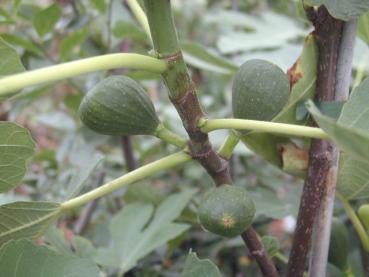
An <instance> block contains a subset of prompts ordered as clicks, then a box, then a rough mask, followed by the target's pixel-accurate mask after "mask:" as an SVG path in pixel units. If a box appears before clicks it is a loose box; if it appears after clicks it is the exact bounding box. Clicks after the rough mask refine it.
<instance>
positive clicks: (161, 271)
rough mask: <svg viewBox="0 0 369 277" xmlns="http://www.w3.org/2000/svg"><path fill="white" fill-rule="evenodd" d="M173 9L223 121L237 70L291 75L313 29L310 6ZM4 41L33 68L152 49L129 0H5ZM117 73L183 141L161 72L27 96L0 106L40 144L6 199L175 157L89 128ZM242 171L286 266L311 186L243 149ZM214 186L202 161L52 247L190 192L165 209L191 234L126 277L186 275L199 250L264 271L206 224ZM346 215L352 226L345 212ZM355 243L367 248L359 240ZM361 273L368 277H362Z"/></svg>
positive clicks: (181, 2) (114, 199)
mask: <svg viewBox="0 0 369 277" xmlns="http://www.w3.org/2000/svg"><path fill="white" fill-rule="evenodd" d="M172 3H173V8H174V11H175V23H176V25H177V28H178V35H179V38H180V41H181V44H182V47H183V50H184V55H185V59H186V61H187V62H188V64H189V66H190V71H191V75H192V77H193V80H194V82H195V83H196V85H197V87H198V88H199V96H200V99H201V102H202V103H203V105H204V106H205V108H206V110H207V111H208V115H209V117H213V118H217V117H229V116H231V104H230V99H231V83H232V75H233V74H234V72H235V71H236V70H237V68H238V66H239V65H241V64H242V63H244V62H245V61H246V60H248V59H251V58H263V59H267V60H269V61H272V62H274V63H276V64H277V65H279V66H280V67H281V68H282V69H283V70H285V71H287V69H288V68H290V67H291V66H292V65H293V63H294V62H295V61H296V59H297V58H298V56H299V54H300V53H301V50H302V46H303V41H304V38H305V37H306V36H307V35H308V34H309V32H311V31H312V27H311V25H310V24H309V22H308V21H307V20H306V18H305V15H304V11H303V9H302V6H301V1H297V0H296V1H295V0H279V1H272V0H270V1H267V0H239V1H234V0H232V1H230V0H208V1H206V0H173V1H172ZM368 17H369V16H366V18H368ZM363 20H365V19H363ZM367 22H369V20H368V21H366V22H364V23H361V24H367ZM359 28H360V27H359ZM359 35H360V38H358V39H357V43H356V50H355V58H354V76H353V77H354V78H353V79H354V82H353V86H355V85H357V84H358V83H359V82H360V81H361V80H362V79H363V78H364V77H365V76H367V75H368V71H369V47H368V44H367V43H368V42H369V34H368V33H367V32H365V28H362V29H361V30H359ZM0 37H1V38H2V39H3V40H5V41H6V42H7V43H9V44H11V45H12V46H13V47H15V48H16V50H17V51H18V53H19V55H20V57H21V60H22V62H23V64H24V66H25V67H26V69H27V70H32V69H36V68H40V67H44V66H48V65H52V64H57V63H61V62H66V61H71V60H76V59H80V58H84V57H90V56H95V55H101V54H106V53H114V52H135V53H142V54H147V53H148V51H149V50H150V49H151V48H150V47H151V46H150V42H149V40H148V39H147V37H146V35H145V33H144V32H143V30H142V29H141V27H140V26H139V25H138V24H137V22H136V21H135V19H134V18H133V16H132V14H131V13H130V11H129V9H128V7H127V5H126V3H124V1H122V0H76V1H72V0H59V1H49V0H37V1H34V0H2V1H1V7H0ZM110 74H127V75H129V76H131V77H132V78H135V79H136V80H140V81H141V83H142V84H143V85H144V86H145V87H146V89H147V91H148V93H149V95H150V97H151V99H152V100H153V102H154V105H155V107H156V109H157V111H158V114H159V117H160V118H161V120H162V121H163V122H164V123H165V124H166V125H167V126H168V127H169V128H170V129H172V130H174V131H175V132H177V133H179V134H182V135H183V136H184V135H185V132H184V129H183V127H182V125H181V122H180V119H179V117H178V115H177V113H176V111H175V109H174V108H173V107H172V106H171V104H170V102H169V100H168V98H167V93H166V91H165V87H164V86H163V84H162V83H161V82H160V76H158V75H155V74H148V73H145V72H139V71H131V70H126V69H121V70H115V71H112V72H97V73H93V74H88V75H83V76H78V77H75V78H73V79H70V80H67V81H63V82H58V83H53V84H46V85H42V86H38V87H32V88H27V89H24V90H23V91H22V92H21V94H19V95H17V96H15V97H13V98H12V99H10V100H8V101H6V102H4V103H2V104H1V105H0V119H1V120H11V121H16V122H18V123H20V124H21V125H23V126H25V127H27V128H28V129H29V130H30V131H31V133H32V136H33V138H34V140H35V141H36V142H37V146H38V149H37V154H36V155H35V156H34V157H33V158H32V160H31V161H30V163H29V170H28V173H27V175H26V178H25V179H24V180H23V184H22V185H21V186H19V187H18V188H17V189H16V190H15V191H14V192H11V193H7V194H1V195H0V203H1V204H4V203H8V202H13V201H16V200H21V199H22V200H25V199H28V200H60V201H62V200H65V199H67V198H69V197H70V196H71V195H76V194H78V193H80V192H81V191H87V190H90V189H92V188H94V187H96V186H98V185H100V184H101V183H102V182H103V181H109V180H111V179H114V178H116V177H118V176H121V175H122V174H124V173H126V172H128V171H129V170H130V169H132V167H134V166H138V165H143V164H146V163H148V162H150V161H154V160H156V159H158V158H160V157H163V156H165V155H166V154H169V153H173V152H174V151H175V149H174V147H172V146H169V145H165V144H163V143H162V142H161V141H159V140H157V139H156V138H152V137H147V136H139V137H133V138H131V139H130V140H127V138H119V137H108V136H103V135H98V134H95V133H93V132H92V131H90V130H88V129H87V128H86V127H84V126H83V125H82V124H81V122H80V120H79V118H78V116H77V109H78V106H79V103H80V101H81V99H82V97H83V96H84V94H85V93H86V92H87V91H88V90H89V89H90V88H92V87H93V86H94V85H95V84H96V83H97V82H99V81H100V80H101V79H103V78H104V77H106V76H108V75H110ZM226 134H227V132H225V131H217V132H214V133H212V134H211V141H212V143H213V144H214V146H216V147H218V146H220V144H221V142H222V140H223V139H224V137H225V136H226ZM127 142H128V144H129V143H130V144H131V146H132V148H133V156H131V158H130V162H131V164H128V162H127V157H126V156H125V155H124V151H123V148H124V147H125V146H127ZM132 159H133V160H132ZM132 161H133V164H132ZM232 174H233V176H234V179H235V183H236V184H237V185H239V186H243V187H246V188H247V189H248V190H249V191H250V192H251V193H252V195H253V198H254V200H255V202H256V208H257V217H256V220H255V222H254V226H255V227H256V229H257V230H258V231H259V234H260V235H261V236H263V235H269V236H274V237H276V238H277V239H278V240H279V244H280V249H279V250H278V251H277V252H278V255H276V258H275V261H276V263H277V265H278V267H279V268H284V266H285V265H284V263H283V255H285V254H286V253H288V249H289V247H290V245H291V232H292V231H293V228H294V223H295V216H296V214H297V211H298V201H299V197H300V192H301V183H302V181H301V180H300V179H297V178H293V177H291V176H288V175H286V174H284V173H282V172H281V171H280V170H279V169H277V168H275V167H273V166H272V165H269V164H267V163H266V162H264V161H263V160H262V159H261V158H259V157H258V156H256V155H254V154H253V153H252V152H251V151H250V150H249V149H247V148H246V147H245V146H244V145H238V147H237V148H236V151H235V155H234V156H233V158H232ZM102 180H103V181H102ZM212 186H213V183H212V181H211V179H210V178H209V177H208V176H207V174H206V172H205V171H204V170H203V169H202V168H201V167H200V166H199V165H198V164H196V163H195V162H192V163H190V164H187V165H185V166H184V167H183V168H178V169H175V170H172V171H169V172H162V173H160V174H157V175H156V176H153V177H152V178H151V179H148V180H146V181H142V182H140V183H138V184H134V185H131V186H128V187H126V188H124V189H122V190H120V191H117V192H115V193H114V194H112V195H110V196H107V197H104V198H103V199H101V200H99V201H98V203H97V205H96V206H94V207H93V213H92V217H91V220H90V221H89V224H88V225H87V226H85V227H84V228H82V229H81V228H79V225H78V224H81V222H80V221H79V219H80V218H81V217H82V216H83V213H84V212H85V211H86V208H84V209H80V210H78V211H76V212H75V213H74V214H70V215H68V216H64V217H63V218H62V219H60V220H59V221H58V223H57V228H55V227H54V228H51V229H50V230H49V231H48V233H47V235H46V236H45V237H44V238H43V240H44V241H45V242H46V243H47V244H48V245H49V246H51V247H52V248H53V249H54V250H55V251H59V252H62V253H63V251H67V252H68V251H74V252H76V251H77V250H76V249H77V248H78V247H79V251H82V252H83V251H84V252H85V253H87V252H90V254H91V253H94V251H103V250H102V249H105V248H107V247H108V246H109V245H112V243H114V242H113V240H114V238H116V234H115V235H114V234H112V233H111V232H110V230H109V226H110V225H111V224H112V222H118V221H119V220H118V217H119V216H120V217H124V218H126V219H127V220H128V222H129V221H130V220H132V221H135V220H138V217H140V213H133V214H131V215H130V214H129V213H128V212H126V213H125V214H124V215H122V212H120V210H121V208H122V207H126V209H127V210H128V207H132V205H136V207H140V205H146V206H145V207H146V208H147V207H160V205H163V203H164V201H165V200H168V199H170V197H175V195H178V194H175V193H179V192H181V193H182V194H181V195H182V196H181V197H182V198H181V199H183V197H185V195H190V196H189V197H188V199H187V200H186V201H184V203H183V207H179V206H178V205H176V203H174V204H173V203H169V204H167V205H169V206H168V207H169V209H172V210H173V212H174V214H173V216H174V215H175V214H176V213H178V215H177V216H176V217H174V218H173V219H176V221H178V222H182V223H183V224H184V225H186V226H187V225H188V227H186V228H184V229H183V230H184V231H183V232H180V235H176V236H175V237H174V238H173V237H171V238H170V240H169V239H168V240H169V241H168V243H166V244H164V245H160V247H158V248H155V250H154V251H153V252H151V253H143V252H142V253H140V254H139V255H138V256H137V257H136V258H137V264H136V266H135V267H133V266H132V267H131V268H129V270H128V272H127V273H126V275H125V276H179V275H180V272H181V271H182V269H183V267H184V262H185V259H186V256H187V254H188V252H189V251H190V249H192V251H193V252H196V253H197V254H198V256H199V257H200V258H210V259H211V260H212V261H213V262H215V263H216V264H217V265H218V267H219V268H220V269H221V272H222V274H223V275H224V276H259V275H258V274H259V273H258V272H259V271H258V269H257V265H256V263H255V262H254V261H252V260H251V259H250V257H249V254H248V253H247V251H246V250H245V247H244V245H243V243H242V241H241V239H240V238H235V239H231V240H228V239H223V238H221V237H219V236H216V235H212V234H210V233H207V232H205V231H204V230H202V229H201V227H200V226H199V224H198V221H197V218H196V209H197V206H198V204H199V202H200V201H201V195H203V194H204V192H205V191H206V190H207V189H209V188H210V187H212ZM189 189H192V190H193V189H196V190H197V193H195V192H194V191H192V192H191V193H190V192H189ZM189 193H190V194H189ZM147 205H149V206H147ZM145 207H143V208H142V209H144V208H145ZM126 209H123V211H125V210H126ZM179 214H180V215H179ZM336 214H337V215H338V216H341V217H342V218H343V219H346V217H345V216H344V214H343V212H342V209H341V208H340V205H337V211H336ZM177 217H178V218H177ZM119 222H120V223H119ZM119 222H118V223H116V224H118V225H117V226H121V227H119V228H121V230H120V232H122V233H124V232H125V230H126V228H125V227H126V226H125V225H124V224H123V223H122V222H124V220H123V219H121V221H119ZM119 224H121V225H119ZM145 224H149V223H148V222H146V223H145ZM150 224H151V225H154V224H153V222H150ZM189 226H190V228H189ZM78 228H79V229H78ZM126 232H128V231H127V230H126ZM79 235H83V238H82V237H79ZM76 241H77V242H76ZM352 244H358V242H357V240H356V238H353V240H352ZM76 245H78V247H77V246H76ZM147 247H149V246H147ZM96 249H98V250H96ZM353 249H354V248H353ZM355 249H356V250H355V251H352V253H351V259H352V260H353V261H355V263H356V264H357V263H359V262H360V259H358V255H359V252H360V250H359V247H356V248H355ZM102 253H104V252H102ZM97 256H99V255H97ZM105 258H106V259H108V257H105ZM116 258H117V257H115V258H114V257H111V260H110V261H108V262H105V263H102V264H105V266H103V267H102V268H101V271H102V272H104V274H106V276H117V275H116V274H117V272H119V270H118V269H117V268H118V267H119V266H117V262H115V260H116ZM114 259H115V260H114ZM97 260H99V258H97ZM100 260H101V257H100ZM118 260H119V258H118ZM355 263H354V264H355ZM355 268H360V266H357V267H354V269H355ZM357 274H358V275H355V276H360V272H357Z"/></svg>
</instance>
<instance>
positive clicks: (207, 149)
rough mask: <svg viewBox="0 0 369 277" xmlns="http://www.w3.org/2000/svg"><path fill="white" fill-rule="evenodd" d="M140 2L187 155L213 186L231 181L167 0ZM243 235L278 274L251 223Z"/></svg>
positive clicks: (269, 271) (267, 271)
mask: <svg viewBox="0 0 369 277" xmlns="http://www.w3.org/2000/svg"><path fill="white" fill-rule="evenodd" d="M144 3H145V8H146V12H147V17H148V22H149V26H150V31H151V36H152V40H153V44H154V50H155V52H156V55H157V57H158V58H160V59H162V60H165V61H166V62H167V63H168V66H169V69H168V70H167V71H166V72H164V73H162V77H163V80H164V82H165V84H166V86H167V88H168V90H169V98H170V99H171V102H172V103H173V105H174V106H175V108H176V109H177V111H178V113H179V115H180V117H181V119H182V122H183V125H184V127H185V129H186V131H187V133H188V135H189V137H190V141H189V152H190V155H191V156H192V158H193V159H196V160H198V161H199V162H200V163H201V165H202V166H203V167H204V168H205V169H206V171H207V172H208V174H209V175H210V176H211V177H212V179H213V181H214V182H215V184H216V185H217V186H220V185H224V184H232V183H233V182H232V178H231V175H230V170H229V162H228V160H227V159H224V158H222V157H221V156H220V155H219V154H218V153H217V152H216V151H215V150H214V149H213V147H212V145H211V143H210V141H209V137H208V135H207V133H205V132H203V131H202V130H201V129H200V128H199V125H198V124H199V121H200V120H201V119H203V118H204V117H205V114H204V111H203V108H202V107H201V104H200V102H199V99H198V97H197V91H196V87H195V85H194V83H193V81H192V80H191V77H190V75H189V73H188V69H187V65H186V63H185V62H184V59H183V56H182V51H181V49H180V47H179V43H178V38H177V33H176V29H175V26H174V22H173V18H172V10H171V6H170V1H169V0H145V1H144ZM231 148H232V147H231ZM243 239H244V240H245V241H247V246H248V247H249V250H250V252H251V254H252V256H253V257H254V258H255V259H256V261H257V262H258V264H259V266H260V269H261V271H262V272H263V274H264V276H271V277H272V276H273V277H274V276H278V274H277V271H276V268H275V266H274V264H273V263H272V261H271V260H270V258H269V257H268V256H267V254H266V252H265V250H264V248H263V245H262V244H261V242H260V239H259V238H258V236H257V235H256V232H255V230H254V229H252V227H250V228H249V229H248V230H246V231H245V232H244V233H243Z"/></svg>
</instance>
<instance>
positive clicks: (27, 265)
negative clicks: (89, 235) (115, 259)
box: [0, 239, 99, 277]
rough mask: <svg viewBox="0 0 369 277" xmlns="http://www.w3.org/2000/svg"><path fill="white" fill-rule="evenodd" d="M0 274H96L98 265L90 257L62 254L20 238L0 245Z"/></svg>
mask: <svg viewBox="0 0 369 277" xmlns="http://www.w3.org/2000/svg"><path fill="white" fill-rule="evenodd" d="M0 272H1V276H16V277H50V276H53V277H86V276H89V277H98V276H99V269H98V267H97V265H96V264H95V263H94V262H93V261H92V260H90V259H84V258H79V257H77V256H75V255H72V254H71V255H62V254H58V253H57V252H55V251H53V250H51V249H49V248H48V247H45V246H37V245H35V244H33V243H32V242H30V241H28V240H25V239H21V240H12V241H10V242H8V243H6V244H4V245H3V246H2V247H1V248H0Z"/></svg>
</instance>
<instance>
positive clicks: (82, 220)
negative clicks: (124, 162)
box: [73, 171, 105, 235]
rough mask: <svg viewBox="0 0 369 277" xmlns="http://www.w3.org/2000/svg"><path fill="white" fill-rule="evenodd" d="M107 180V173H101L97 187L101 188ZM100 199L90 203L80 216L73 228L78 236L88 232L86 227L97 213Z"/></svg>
mask: <svg viewBox="0 0 369 277" xmlns="http://www.w3.org/2000/svg"><path fill="white" fill-rule="evenodd" d="M104 179H105V171H101V172H100V173H99V176H98V177H97V182H96V183H97V186H100V185H102V184H103V183H104ZM98 201H99V199H95V200H92V201H91V202H90V203H88V204H87V205H86V207H85V208H84V209H83V211H82V213H81V215H80V216H79V218H78V220H77V221H76V222H75V223H74V226H73V232H74V233H75V234H76V235H81V234H83V233H84V231H85V230H86V227H87V226H88V224H89V223H90V221H91V218H92V214H93V212H94V211H95V209H96V207H97V202H98Z"/></svg>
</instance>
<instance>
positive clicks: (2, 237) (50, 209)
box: [0, 202, 60, 245]
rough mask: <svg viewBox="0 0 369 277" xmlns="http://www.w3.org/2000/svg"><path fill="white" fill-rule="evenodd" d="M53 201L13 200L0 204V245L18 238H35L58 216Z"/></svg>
mask: <svg viewBox="0 0 369 277" xmlns="http://www.w3.org/2000/svg"><path fill="white" fill-rule="evenodd" d="M59 207H60V204H59V203H54V202H14V203H10V204H5V205H2V206H0V222H1V224H0V245H1V244H3V243H5V242H7V241H9V240H11V239H18V238H32V239H33V238H36V237H38V236H40V235H41V234H42V233H43V232H44V231H45V229H46V228H47V227H48V226H49V225H50V224H51V223H52V222H53V221H54V220H55V219H56V218H57V217H58V216H59V214H60V210H59Z"/></svg>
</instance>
